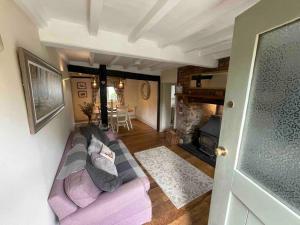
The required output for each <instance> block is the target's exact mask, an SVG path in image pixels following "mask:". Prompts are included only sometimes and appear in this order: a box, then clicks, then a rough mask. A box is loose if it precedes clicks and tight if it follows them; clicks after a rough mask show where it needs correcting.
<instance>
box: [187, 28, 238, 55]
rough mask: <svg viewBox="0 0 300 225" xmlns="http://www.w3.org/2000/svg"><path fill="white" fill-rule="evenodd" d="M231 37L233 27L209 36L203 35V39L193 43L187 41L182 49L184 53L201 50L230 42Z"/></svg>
mask: <svg viewBox="0 0 300 225" xmlns="http://www.w3.org/2000/svg"><path fill="white" fill-rule="evenodd" d="M232 37H233V26H229V27H226V28H224V29H221V30H219V31H217V32H215V33H213V34H211V35H205V37H204V38H200V39H197V40H194V41H189V42H188V44H187V45H186V46H185V47H183V48H182V51H184V52H185V53H188V52H191V51H194V50H197V49H200V48H203V47H205V46H211V45H213V44H216V43H219V42H222V41H227V40H231V39H232Z"/></svg>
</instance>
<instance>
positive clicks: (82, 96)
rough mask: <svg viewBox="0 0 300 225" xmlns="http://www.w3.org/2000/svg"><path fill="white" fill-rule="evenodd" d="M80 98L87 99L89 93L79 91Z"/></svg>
mask: <svg viewBox="0 0 300 225" xmlns="http://www.w3.org/2000/svg"><path fill="white" fill-rule="evenodd" d="M78 98H87V91H78Z"/></svg>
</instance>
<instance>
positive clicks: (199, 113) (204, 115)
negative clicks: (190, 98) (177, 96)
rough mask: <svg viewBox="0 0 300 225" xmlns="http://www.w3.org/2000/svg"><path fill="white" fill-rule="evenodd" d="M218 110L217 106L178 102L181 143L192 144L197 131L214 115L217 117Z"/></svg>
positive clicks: (177, 111) (177, 117)
mask: <svg viewBox="0 0 300 225" xmlns="http://www.w3.org/2000/svg"><path fill="white" fill-rule="evenodd" d="M216 108H217V105H215V104H207V103H193V104H185V103H184V102H183V101H181V102H178V104H177V110H176V120H177V122H176V132H177V135H178V136H179V138H180V142H181V143H190V142H191V141H192V136H193V133H194V131H195V129H197V128H199V127H201V126H202V125H204V124H205V123H206V122H207V121H208V119H209V118H210V117H211V116H212V115H215V113H216Z"/></svg>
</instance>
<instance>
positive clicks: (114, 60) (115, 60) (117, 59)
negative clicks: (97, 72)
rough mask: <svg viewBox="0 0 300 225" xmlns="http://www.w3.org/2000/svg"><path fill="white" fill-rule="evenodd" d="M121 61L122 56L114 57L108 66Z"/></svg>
mask: <svg viewBox="0 0 300 225" xmlns="http://www.w3.org/2000/svg"><path fill="white" fill-rule="evenodd" d="M119 59H120V56H117V55H116V56H114V57H113V58H112V60H111V61H110V62H109V64H108V65H107V66H112V65H115V64H116V63H117V62H118V61H119Z"/></svg>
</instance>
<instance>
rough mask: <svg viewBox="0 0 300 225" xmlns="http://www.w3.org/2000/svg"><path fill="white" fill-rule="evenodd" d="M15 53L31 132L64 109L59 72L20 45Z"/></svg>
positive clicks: (34, 131)
mask: <svg viewBox="0 0 300 225" xmlns="http://www.w3.org/2000/svg"><path fill="white" fill-rule="evenodd" d="M18 55H19V63H20V68H21V75H22V83H23V88H24V95H25V101H26V107H27V116H28V122H29V128H30V133H31V134H35V133H36V132H37V131H39V130H40V129H41V128H42V127H43V126H45V125H46V124H47V123H48V122H49V121H50V120H51V119H53V118H54V117H55V116H56V115H57V114H58V113H59V112H61V111H62V109H63V108H64V94H63V88H62V75H61V74H60V72H59V70H57V69H56V68H55V67H53V66H51V65H50V64H48V63H47V62H45V61H44V60H42V59H40V58H39V57H37V56H35V55H33V54H32V53H30V52H29V51H27V50H25V49H23V48H19V49H18Z"/></svg>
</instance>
